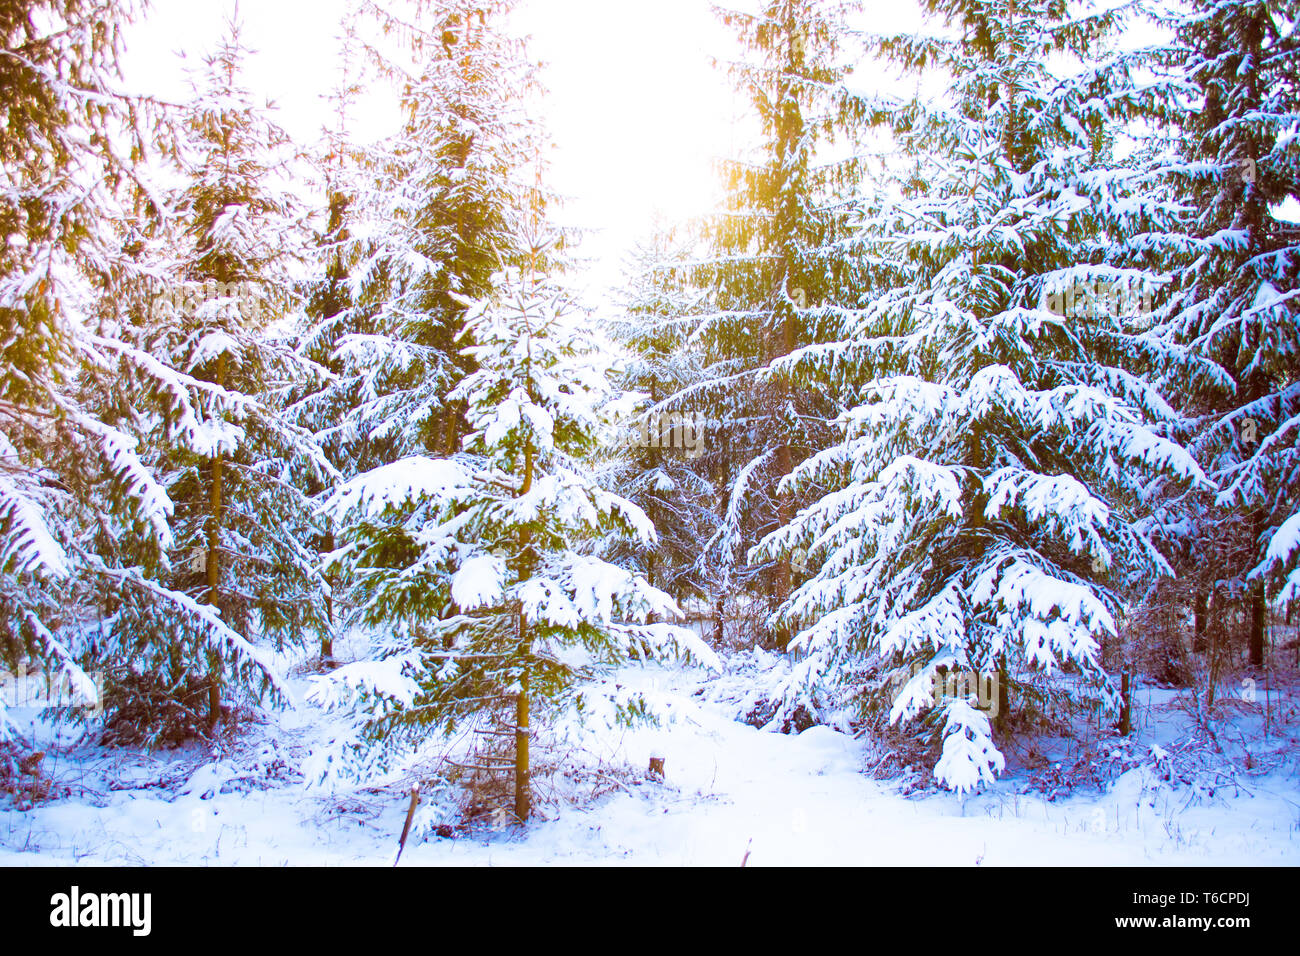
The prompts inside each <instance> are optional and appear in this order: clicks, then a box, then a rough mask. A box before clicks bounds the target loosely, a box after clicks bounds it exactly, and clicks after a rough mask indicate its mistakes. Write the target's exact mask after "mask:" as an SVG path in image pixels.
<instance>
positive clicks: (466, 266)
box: [309, 0, 541, 476]
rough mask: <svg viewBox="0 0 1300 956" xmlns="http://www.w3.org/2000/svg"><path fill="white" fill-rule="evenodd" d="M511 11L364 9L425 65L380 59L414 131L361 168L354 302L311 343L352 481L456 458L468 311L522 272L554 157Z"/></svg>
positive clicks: (503, 2) (496, 5)
mask: <svg viewBox="0 0 1300 956" xmlns="http://www.w3.org/2000/svg"><path fill="white" fill-rule="evenodd" d="M513 5H514V4H513V0H492V2H488V3H479V2H472V0H427V2H416V3H414V4H412V5H410V6H411V12H412V16H411V17H409V18H404V17H400V16H397V15H396V14H394V13H393V11H392V10H390V9H388V8H387V7H385V6H382V5H380V4H377V3H365V4H363V5H362V14H363V23H362V26H361V27H360V28H359V29H361V30H362V31H363V32H364V29H365V25H366V24H369V25H371V26H372V27H378V28H380V29H381V30H382V31H383V33H384V35H385V36H386V37H387V38H388V39H389V40H390V41H391V40H393V39H394V38H396V39H398V40H400V41H402V42H403V43H404V44H405V46H404V51H405V53H406V54H409V56H408V59H409V60H410V61H411V63H410V64H407V63H405V62H403V61H402V60H401V59H400V58H397V57H394V56H392V55H387V54H381V53H378V52H373V51H372V52H373V55H372V57H371V60H372V66H373V67H374V68H375V69H376V70H377V71H378V72H379V74H380V75H381V76H385V77H387V78H388V79H390V80H391V81H392V82H393V83H394V84H395V85H397V86H398V88H399V89H400V95H401V102H402V108H403V113H404V116H405V120H404V123H403V126H402V128H401V130H400V131H399V132H398V133H397V134H395V135H394V136H393V137H391V138H389V139H387V140H384V141H382V142H381V143H379V144H378V145H377V146H376V147H375V148H373V149H372V150H370V151H368V152H367V153H366V155H365V156H364V157H363V158H362V168H361V170H360V176H361V181H360V182H359V183H358V184H357V185H356V186H355V187H354V189H352V190H351V192H352V193H353V194H354V196H353V199H352V202H351V211H350V215H351V217H352V220H353V222H352V225H351V226H350V227H349V231H350V233H351V236H352V239H351V243H350V245H349V247H348V249H347V251H346V255H347V257H348V259H349V269H350V273H349V285H350V286H351V302H350V305H349V306H348V307H347V308H345V309H343V310H342V311H340V312H338V313H335V314H334V315H332V316H326V317H322V319H321V323H320V325H319V326H318V327H317V328H315V329H313V330H312V332H311V333H310V336H309V341H311V342H313V343H317V344H318V346H328V347H329V348H330V349H331V354H330V363H331V366H332V368H333V369H334V370H335V371H336V372H337V373H338V381H337V382H336V383H335V384H334V385H333V386H332V388H331V389H330V390H329V391H328V392H327V393H326V394H325V395H324V396H323V397H322V400H328V401H329V402H330V403H331V404H332V405H333V406H337V407H342V408H346V414H344V415H342V416H340V417H339V418H338V419H337V420H336V421H335V422H334V424H333V426H332V427H326V428H324V429H323V430H322V431H321V432H320V436H321V440H322V442H323V443H324V444H325V446H326V447H327V449H329V451H330V454H331V456H332V458H333V460H334V461H336V462H337V463H338V464H339V466H340V467H341V468H343V469H344V472H345V474H347V475H349V476H351V475H355V474H358V473H360V472H362V471H365V470H367V469H369V468H372V467H374V466H376V465H379V464H384V463H386V462H391V461H395V460H397V459H399V458H402V457H404V456H407V455H413V454H432V455H445V454H451V453H453V452H455V451H456V450H457V448H458V447H459V445H460V439H461V436H462V435H463V434H464V430H465V422H464V410H463V408H461V407H460V406H457V405H456V404H455V403H451V402H448V401H447V396H448V394H449V393H450V392H451V390H452V389H453V388H454V387H455V386H456V384H457V383H458V382H459V381H460V379H461V378H462V377H463V376H464V375H465V374H466V373H467V372H468V371H469V370H470V368H471V366H470V365H469V364H467V362H468V359H467V358H466V357H465V356H464V355H462V354H461V351H460V349H459V348H458V347H457V346H456V344H455V341H454V340H455V337H456V335H457V334H458V332H459V331H460V328H461V325H462V324H463V322H464V317H465V311H466V306H465V304H464V301H463V299H465V298H468V299H471V300H476V299H478V298H481V297H482V296H484V295H486V294H488V293H489V292H490V291H491V281H492V275H493V274H494V272H495V271H496V270H497V269H499V268H500V267H501V265H502V264H513V265H519V264H520V261H521V260H520V256H521V252H520V249H519V245H518V240H517V238H516V236H517V234H518V229H519V225H520V223H522V222H524V221H525V216H526V215H527V213H528V210H529V209H530V208H531V206H532V204H533V201H534V196H533V192H534V191H535V186H534V179H533V174H532V170H533V169H534V167H535V164H536V160H537V157H538V155H539V153H540V149H541V147H540V139H539V134H538V130H537V127H536V125H535V123H534V121H533V120H532V119H531V117H530V116H529V115H528V113H527V111H526V108H525V107H526V100H527V93H528V90H529V89H530V88H531V84H532V66H531V65H530V63H529V62H528V60H527V58H526V56H525V51H524V49H523V46H522V44H521V43H520V41H518V40H516V39H514V38H512V37H511V36H509V35H508V34H507V33H505V32H504V28H503V26H502V24H501V22H500V21H501V20H502V19H503V18H504V17H505V16H506V15H507V14H508V13H509V11H510V9H511V8H512V7H513ZM391 46H392V43H391V42H390V43H389V44H388V46H386V47H384V49H385V50H389V49H391Z"/></svg>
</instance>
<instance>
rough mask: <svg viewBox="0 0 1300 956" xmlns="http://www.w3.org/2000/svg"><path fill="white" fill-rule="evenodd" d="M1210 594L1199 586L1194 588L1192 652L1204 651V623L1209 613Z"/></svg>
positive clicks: (1202, 652) (1201, 652)
mask: <svg viewBox="0 0 1300 956" xmlns="http://www.w3.org/2000/svg"><path fill="white" fill-rule="evenodd" d="M1209 607H1210V596H1209V595H1208V594H1206V593H1205V591H1204V590H1203V589H1201V588H1197V589H1196V597H1195V599H1194V603H1193V605H1192V609H1193V611H1194V613H1195V624H1194V625H1193V627H1194V629H1193V631H1192V653H1194V654H1204V653H1205V625H1206V617H1207V615H1208V613H1209Z"/></svg>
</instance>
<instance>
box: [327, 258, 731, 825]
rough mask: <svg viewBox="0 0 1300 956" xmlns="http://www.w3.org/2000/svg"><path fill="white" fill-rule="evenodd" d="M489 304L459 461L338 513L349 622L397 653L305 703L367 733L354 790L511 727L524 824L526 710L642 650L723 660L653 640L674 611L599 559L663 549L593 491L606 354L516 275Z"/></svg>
mask: <svg viewBox="0 0 1300 956" xmlns="http://www.w3.org/2000/svg"><path fill="white" fill-rule="evenodd" d="M539 251H540V250H539ZM497 289H498V291H497V292H495V293H494V294H493V295H492V296H491V297H490V298H488V299H486V300H484V301H482V302H481V303H480V304H479V305H477V306H476V307H475V308H474V310H473V311H472V312H471V313H470V314H469V318H468V320H467V323H466V326H465V329H464V332H463V336H464V338H465V339H467V340H469V341H472V342H474V343H475V344H473V345H469V346H467V347H466V352H467V353H468V355H467V356H466V358H468V359H470V360H471V361H473V363H474V364H475V366H476V371H474V372H473V373H471V374H470V375H469V376H468V377H467V378H465V379H464V381H462V382H461V383H460V385H458V386H457V388H456V389H455V391H454V392H453V393H452V397H453V398H454V399H456V400H459V401H462V402H464V403H465V408H466V409H467V416H468V421H469V424H470V427H471V429H472V430H471V431H470V433H469V434H468V435H467V436H466V438H465V440H464V451H463V452H461V453H459V454H457V455H455V456H452V457H450V458H444V459H434V458H429V457H425V456H415V457H409V458H405V459H402V460H399V461H396V462H394V463H392V464H389V465H384V466H381V467H379V468H376V469H374V470H373V471H370V472H368V473H366V474H364V475H361V476H359V477H358V478H355V479H353V480H352V481H350V482H348V483H347V484H345V485H344V486H343V487H342V488H341V489H340V490H339V491H338V492H337V493H336V494H335V496H334V497H333V499H332V500H331V502H330V508H331V509H332V510H333V511H334V512H335V513H337V514H339V515H341V516H343V517H344V519H345V521H344V523H345V524H346V526H347V527H348V528H349V531H348V534H347V537H346V539H345V542H344V544H343V547H342V548H341V549H340V551H339V552H338V555H337V560H338V561H340V562H343V563H345V564H346V565H347V566H348V569H349V572H350V573H351V574H352V575H354V576H355V577H356V579H357V581H358V585H359V586H358V593H359V594H361V595H364V597H365V601H364V603H362V604H361V605H360V606H359V608H358V612H357V616H358V618H359V619H360V621H362V622H363V623H366V624H369V625H373V626H384V627H386V628H393V638H392V640H391V641H390V642H389V643H388V644H387V645H386V646H385V656H384V657H383V659H382V660H380V661H378V662H369V661H366V662H358V663H356V664H349V665H346V666H344V667H342V668H340V669H339V670H337V671H334V672H333V673H332V674H331V675H329V677H323V678H319V679H318V683H317V686H316V687H315V688H314V689H313V691H312V697H313V699H316V700H318V701H320V702H322V703H325V704H327V705H333V706H340V705H341V706H351V707H354V708H357V709H359V710H360V712H361V713H362V714H364V715H365V717H366V718H367V719H366V723H365V725H364V729H363V734H362V738H361V740H360V741H358V742H356V744H355V745H354V746H353V747H352V748H351V749H350V750H342V751H340V752H339V754H338V755H337V757H332V758H331V759H337V760H338V761H339V762H340V763H341V764H342V766H335V767H334V768H333V772H343V773H351V774H356V775H358V776H365V775H367V774H371V773H374V772H376V771H380V770H385V769H387V768H389V767H390V766H392V765H393V763H394V761H396V760H397V759H400V758H401V757H402V756H405V755H410V754H413V753H414V752H415V750H416V749H417V748H418V746H419V745H420V744H422V743H425V742H427V741H430V740H441V738H442V735H443V734H444V733H445V732H448V731H450V730H451V729H453V728H456V727H458V726H460V725H462V724H463V723H464V722H466V721H474V720H478V719H480V718H484V717H485V716H487V715H495V716H496V718H497V719H498V721H499V723H498V726H500V725H506V726H512V727H513V732H514V740H515V762H514V788H515V806H514V810H515V814H516V816H517V817H518V818H519V819H520V820H523V819H526V818H527V817H528V815H529V810H530V786H529V776H528V775H529V749H528V748H529V740H530V734H531V728H532V727H533V724H534V720H535V719H536V717H537V716H540V715H537V714H534V713H533V703H534V702H536V703H538V704H539V705H541V708H542V710H541V714H545V713H546V712H547V711H549V710H554V709H558V708H560V707H562V706H564V705H565V704H566V702H571V701H570V695H571V694H572V693H573V692H574V691H575V689H576V687H577V685H578V684H579V683H580V682H581V681H582V680H583V679H584V678H585V677H587V676H589V675H590V674H591V673H592V672H593V671H592V669H593V667H595V666H598V665H600V664H607V663H613V662H617V661H619V660H622V659H624V658H625V657H626V656H627V655H628V654H629V653H632V652H634V651H639V650H642V649H644V647H645V646H646V645H647V644H649V645H651V646H654V647H657V648H664V649H669V648H671V649H672V650H674V651H676V650H679V649H686V650H689V651H691V652H693V653H694V654H696V655H697V656H698V657H700V658H703V659H705V660H710V661H711V660H713V657H712V654H711V652H709V650H708V649H707V648H706V647H704V646H703V645H702V644H700V643H699V641H698V639H697V638H695V636H694V635H693V633H692V632H690V631H688V630H685V629H684V628H678V627H674V626H672V625H668V624H654V623H646V622H647V619H648V618H649V617H650V616H651V615H660V616H662V615H672V614H674V613H675V606H674V604H673V601H672V599H671V598H670V597H669V596H668V595H667V594H664V593H663V592H662V591H659V590H658V589H656V588H653V587H651V586H650V585H649V584H648V583H647V582H646V581H645V579H644V578H643V577H641V576H640V575H637V574H634V573H632V572H629V571H627V570H625V569H623V568H619V567H617V566H615V565H612V564H609V563H607V562H605V561H603V560H601V559H600V558H598V557H596V556H595V550H596V548H597V546H598V545H599V544H600V541H599V539H600V538H602V537H604V536H606V535H610V534H624V535H629V536H633V537H636V538H638V539H640V540H642V541H646V542H649V541H651V540H653V538H654V529H653V527H652V526H651V524H650V522H649V521H648V520H647V519H646V517H645V515H644V514H643V513H642V512H641V511H640V509H638V508H637V507H636V506H635V505H633V504H631V503H630V502H628V501H626V500H625V499H622V498H620V497H618V496H616V495H614V494H611V493H609V492H606V491H604V490H602V489H601V488H600V487H599V486H598V485H597V484H596V483H595V482H594V481H593V480H592V478H591V477H590V475H589V470H588V462H589V460H590V457H591V455H592V454H593V453H594V452H595V450H596V446H597V442H598V439H599V433H600V431H601V430H602V429H603V428H604V427H605V424H606V422H605V421H604V418H605V409H606V407H607V405H608V403H609V402H610V401H611V399H612V398H614V396H613V394H612V392H611V389H610V385H609V375H608V359H609V353H610V350H609V348H608V347H607V344H606V343H605V342H604V341H603V340H602V339H601V338H599V337H598V336H597V335H596V334H594V332H593V331H592V329H591V327H590V326H589V324H588V320H587V317H586V316H585V315H584V314H583V313H582V312H581V311H580V310H579V309H577V308H576V307H575V306H574V305H573V304H572V303H571V301H570V300H569V298H568V296H567V294H566V293H565V292H564V291H563V290H562V289H561V288H559V287H557V286H556V285H555V284H554V282H553V281H552V280H550V279H548V278H547V277H546V276H545V275H542V274H539V273H535V272H532V271H529V270H526V271H522V272H521V271H518V270H515V271H512V272H509V273H507V274H506V275H504V276H502V277H499V278H498V280H497ZM503 711H506V712H509V711H512V712H513V716H510V715H509V714H508V713H503ZM327 772H328V771H327Z"/></svg>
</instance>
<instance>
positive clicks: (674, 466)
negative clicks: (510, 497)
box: [606, 229, 725, 625]
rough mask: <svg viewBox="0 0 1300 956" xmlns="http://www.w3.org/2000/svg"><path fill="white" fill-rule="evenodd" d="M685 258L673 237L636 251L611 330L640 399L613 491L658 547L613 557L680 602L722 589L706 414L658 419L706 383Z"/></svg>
mask: <svg viewBox="0 0 1300 956" xmlns="http://www.w3.org/2000/svg"><path fill="white" fill-rule="evenodd" d="M688 258H689V251H688V250H687V249H685V248H682V247H681V245H680V243H679V242H677V241H676V240H675V239H674V238H673V236H672V235H671V234H670V233H669V232H667V231H666V230H663V229H660V230H657V231H656V232H655V233H654V235H653V236H652V238H651V239H650V240H649V241H648V242H647V243H645V244H644V245H642V246H639V247H638V248H637V249H636V250H635V251H634V253H633V255H632V258H631V260H630V262H629V268H628V279H627V283H628V285H627V291H626V302H625V304H624V305H623V308H622V309H621V310H620V313H619V315H618V316H617V317H616V318H615V319H614V320H612V321H611V322H610V323H609V331H610V335H611V337H612V338H613V339H614V340H615V341H616V342H617V343H618V344H619V345H621V346H622V348H623V351H624V352H625V353H626V357H625V359H624V360H623V362H622V364H621V366H620V371H619V379H618V384H619V387H620V388H621V389H623V390H624V391H626V392H628V393H629V395H630V396H632V395H635V396H636V397H637V404H636V405H635V406H634V407H631V408H629V409H628V411H627V413H626V414H625V416H624V418H623V423H624V424H623V426H622V427H621V428H620V429H619V432H618V434H617V437H616V442H615V447H614V449H613V453H612V455H611V457H610V462H609V465H608V469H609V478H608V479H607V482H606V485H607V487H609V488H611V490H613V491H615V492H617V493H618V494H620V495H622V496H623V497H625V498H627V499H628V500H629V501H631V502H632V503H633V504H635V505H636V506H637V507H639V508H640V509H641V510H642V511H644V512H645V513H646V516H647V517H648V518H649V519H650V520H651V522H652V523H653V524H654V526H655V529H656V530H657V532H658V539H657V541H655V542H654V543H653V544H651V545H645V544H643V543H640V542H638V541H636V540H635V539H628V538H618V539H615V540H614V541H613V542H612V549H611V551H610V552H609V557H610V559H611V560H613V561H615V562H617V563H627V565H628V566H629V567H632V568H635V569H636V570H638V571H640V572H641V573H643V574H644V575H645V576H646V580H648V581H649V582H650V583H651V584H653V585H655V586H656V587H660V588H662V589H664V590H665V591H668V592H669V593H670V594H672V595H673V596H674V597H675V598H676V599H677V600H678V601H679V602H680V601H682V600H683V598H685V597H686V596H688V595H689V596H692V597H697V598H703V599H705V600H709V599H714V600H716V597H715V595H717V594H719V593H721V592H722V591H723V588H724V587H725V582H723V581H718V580H715V579H714V577H713V576H712V575H711V574H710V570H711V569H710V568H709V567H708V566H707V565H706V563H705V562H703V561H701V560H700V557H701V555H702V553H703V551H704V544H705V543H706V542H707V541H708V540H709V538H710V537H712V535H713V534H714V532H715V531H716V530H717V526H718V517H717V500H718V492H717V489H716V488H715V487H714V485H713V483H712V482H711V481H710V480H709V477H708V474H707V473H706V472H705V471H704V469H703V468H701V467H700V466H699V459H700V456H701V453H702V451H703V447H704V442H706V441H707V440H708V436H707V433H706V424H705V421H706V418H707V413H706V410H705V409H703V408H692V409H691V410H690V411H689V412H688V411H686V410H685V409H684V408H682V407H679V408H678V409H677V410H676V411H675V412H672V413H667V414H663V413H660V412H657V411H656V410H655V409H656V406H658V404H659V402H660V401H661V400H662V399H664V398H665V397H667V396H669V395H672V394H676V393H678V392H680V391H681V390H683V389H684V388H686V387H688V386H689V385H692V384H694V383H696V382H699V381H701V379H702V374H703V369H702V368H701V364H700V356H699V354H698V352H696V351H695V350H694V349H692V348H691V347H690V345H689V343H688V341H687V337H688V334H689V332H690V331H691V329H692V328H693V327H694V324H695V315H694V314H693V313H694V312H695V311H696V309H697V306H698V304H699V303H700V302H701V301H705V302H706V301H707V293H703V292H701V291H700V290H698V289H695V288H692V287H691V286H689V285H688V284H687V283H686V282H685V281H684V279H683V275H684V270H683V269H682V268H681V266H682V265H683V264H684V263H685V262H686V261H687V260H688ZM717 623H718V624H719V625H720V624H721V615H719V618H718V622H717Z"/></svg>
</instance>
